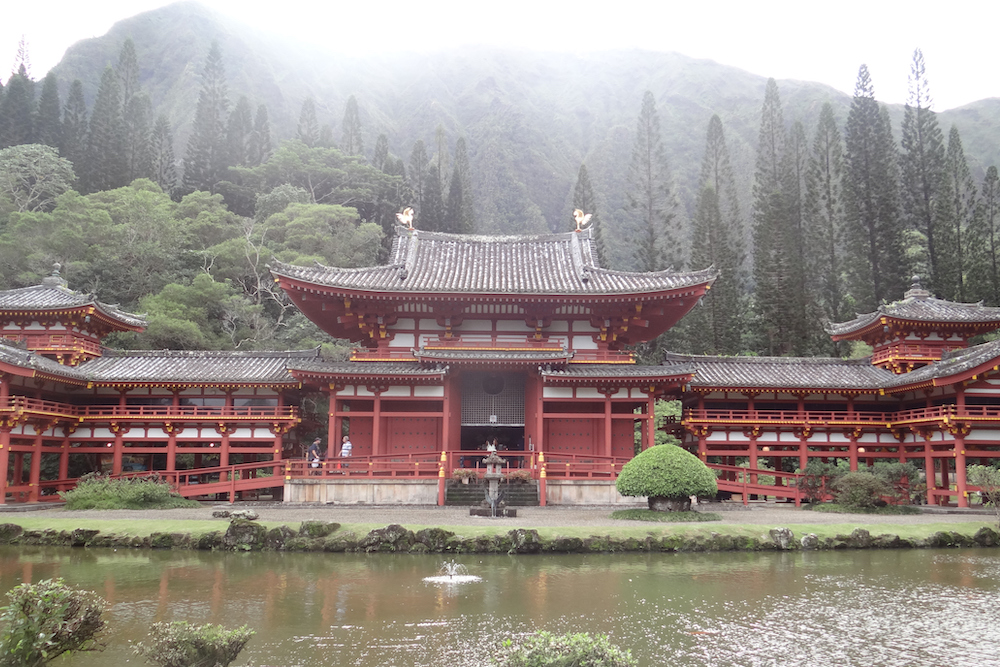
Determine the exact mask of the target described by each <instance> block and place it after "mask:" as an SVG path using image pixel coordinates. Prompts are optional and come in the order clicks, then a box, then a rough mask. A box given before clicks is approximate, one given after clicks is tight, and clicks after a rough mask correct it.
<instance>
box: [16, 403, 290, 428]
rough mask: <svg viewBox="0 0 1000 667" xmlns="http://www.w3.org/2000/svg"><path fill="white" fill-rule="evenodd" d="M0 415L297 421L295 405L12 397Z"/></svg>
mask: <svg viewBox="0 0 1000 667" xmlns="http://www.w3.org/2000/svg"><path fill="white" fill-rule="evenodd" d="M0 416H2V417H7V418H8V419H16V418H25V419H38V418H48V419H59V420H68V421H76V422H78V423H79V422H87V423H95V422H96V423H100V422H122V421H137V422H142V421H147V422H148V421H171V422H183V421H188V422H214V421H226V422H241V421H244V422H263V421H298V419H299V409H298V408H297V407H295V406H291V405H286V406H282V407H265V406H239V407H237V406H231V405H227V406H202V405H177V406H173V405H124V406H122V405H71V404H69V403H59V402H56V401H44V400H41V399H37V398H26V397H23V396H14V397H11V398H8V399H7V400H6V401H5V402H2V403H0Z"/></svg>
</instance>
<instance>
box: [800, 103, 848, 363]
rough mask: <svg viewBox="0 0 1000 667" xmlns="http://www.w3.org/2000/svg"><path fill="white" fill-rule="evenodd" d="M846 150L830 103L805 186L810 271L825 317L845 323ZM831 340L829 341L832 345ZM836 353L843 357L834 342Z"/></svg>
mask: <svg viewBox="0 0 1000 667" xmlns="http://www.w3.org/2000/svg"><path fill="white" fill-rule="evenodd" d="M843 177H844V149H843V145H842V143H841V140H840V130H838V129H837V120H836V118H834V115H833V106H832V105H831V104H830V103H829V102H827V103H826V104H824V105H823V108H822V109H821V110H820V114H819V122H818V123H817V125H816V134H815V136H814V137H813V145H812V155H811V157H810V159H809V171H808V176H807V181H806V203H805V211H804V213H805V226H806V240H807V243H806V253H807V254H806V266H807V272H806V275H807V279H808V281H809V285H810V291H811V292H812V293H813V294H814V295H815V298H816V303H817V305H818V307H819V311H820V317H821V318H822V319H825V320H827V321H829V322H840V321H842V319H844V317H845V316H846V315H847V313H845V312H844V280H843V271H844V206H843ZM828 341H829V339H828V338H826V339H825V341H824V342H828ZM829 346H830V347H829V350H830V352H831V353H832V354H836V353H837V352H838V350H837V346H836V344H835V343H832V342H830V343H829Z"/></svg>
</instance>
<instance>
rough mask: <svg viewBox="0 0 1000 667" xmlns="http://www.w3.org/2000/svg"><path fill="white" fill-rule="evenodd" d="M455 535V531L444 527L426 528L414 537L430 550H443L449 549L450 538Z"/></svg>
mask: <svg viewBox="0 0 1000 667" xmlns="http://www.w3.org/2000/svg"><path fill="white" fill-rule="evenodd" d="M454 536H455V533H453V532H451V531H448V530H445V529H443V528H424V529H423V530H418V531H417V534H416V535H415V536H414V539H415V540H416V541H417V543H418V544H423V545H424V546H426V547H427V550H428V551H433V552H443V551H445V550H446V549H447V546H448V540H450V539H451V538H452V537H454Z"/></svg>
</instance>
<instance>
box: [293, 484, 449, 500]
mask: <svg viewBox="0 0 1000 667" xmlns="http://www.w3.org/2000/svg"><path fill="white" fill-rule="evenodd" d="M284 499H285V502H286V503H318V504H323V505H328V504H333V505H437V501H438V481H437V480H436V479H316V480H312V479H291V480H286V481H285V495H284Z"/></svg>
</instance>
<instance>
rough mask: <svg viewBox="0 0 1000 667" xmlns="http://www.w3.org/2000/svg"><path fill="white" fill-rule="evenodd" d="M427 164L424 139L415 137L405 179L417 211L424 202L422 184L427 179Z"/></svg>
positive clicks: (428, 162)
mask: <svg viewBox="0 0 1000 667" xmlns="http://www.w3.org/2000/svg"><path fill="white" fill-rule="evenodd" d="M429 164H430V161H429V160H428V159H427V148H426V147H425V146H424V141H423V139H417V140H416V142H414V144H413V150H412V151H410V168H409V170H408V172H407V176H408V178H407V181H408V182H409V184H410V187H411V188H412V189H413V196H414V197H415V198H416V201H415V202H414V204H415V206H414V207H415V208H416V209H417V213H420V212H421V211H420V209H421V207H422V206H423V203H424V184H425V182H426V180H427V166H428V165H429Z"/></svg>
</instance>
